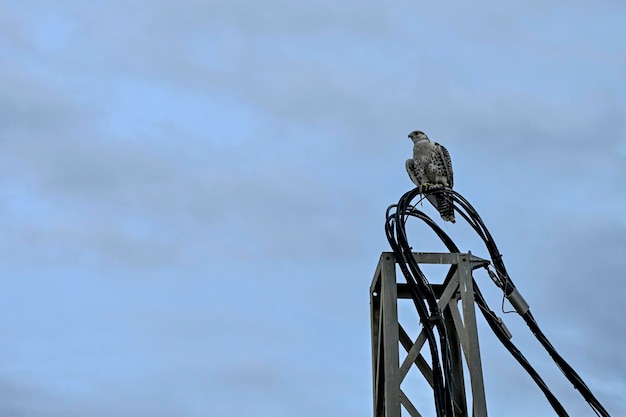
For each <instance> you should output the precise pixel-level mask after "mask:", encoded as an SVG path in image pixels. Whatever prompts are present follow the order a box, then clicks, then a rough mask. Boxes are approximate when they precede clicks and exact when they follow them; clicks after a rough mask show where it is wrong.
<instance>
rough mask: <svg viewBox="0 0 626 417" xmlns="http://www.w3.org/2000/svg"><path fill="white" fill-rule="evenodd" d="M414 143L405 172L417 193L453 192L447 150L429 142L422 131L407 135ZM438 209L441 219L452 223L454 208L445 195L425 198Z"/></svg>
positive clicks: (450, 164)
mask: <svg viewBox="0 0 626 417" xmlns="http://www.w3.org/2000/svg"><path fill="white" fill-rule="evenodd" d="M409 138H410V139H411V140H412V141H413V159H407V160H406V164H405V165H406V171H407V172H408V173H409V177H410V178H411V181H413V183H414V184H415V185H417V186H418V187H419V189H420V192H422V191H427V190H433V189H438V188H450V189H451V188H452V187H453V185H454V175H453V174H452V160H451V159H450V154H449V153H448V150H447V149H446V148H444V147H443V146H442V145H440V144H438V143H437V142H432V141H431V140H430V139H428V136H426V134H425V133H424V132H422V131H421V130H416V131H414V132H411V133H410V134H409ZM426 197H427V198H428V201H430V202H431V204H432V205H433V206H435V208H436V209H437V211H438V212H439V214H440V215H441V218H442V219H443V220H445V221H448V222H452V223H454V222H455V220H454V206H453V205H452V201H451V200H450V199H449V197H448V196H446V193H445V192H436V193H432V194H428V195H427V196H426Z"/></svg>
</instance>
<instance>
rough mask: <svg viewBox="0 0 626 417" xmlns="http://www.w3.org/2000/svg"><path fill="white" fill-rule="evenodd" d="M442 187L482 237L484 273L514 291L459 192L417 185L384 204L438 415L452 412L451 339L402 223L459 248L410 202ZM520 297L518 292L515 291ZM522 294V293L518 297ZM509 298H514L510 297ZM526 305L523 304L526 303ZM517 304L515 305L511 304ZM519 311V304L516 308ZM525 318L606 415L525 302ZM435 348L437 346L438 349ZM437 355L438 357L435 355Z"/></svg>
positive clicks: (504, 338) (488, 315) (488, 314)
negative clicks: (487, 261) (421, 334)
mask: <svg viewBox="0 0 626 417" xmlns="http://www.w3.org/2000/svg"><path fill="white" fill-rule="evenodd" d="M437 193H441V194H442V195H443V197H444V198H446V199H448V200H449V201H450V202H451V203H452V205H453V207H454V209H455V210H456V212H457V213H458V214H459V215H460V216H461V217H462V218H463V219H464V220H465V221H467V223H468V224H469V225H470V227H472V229H474V231H475V232H476V233H477V234H478V236H479V237H480V238H481V239H482V240H483V242H484V243H485V246H486V247H487V250H488V252H489V255H490V257H491V260H492V263H493V265H494V268H495V270H496V275H493V274H492V273H491V271H489V270H488V272H489V273H490V274H489V275H490V276H491V278H492V279H493V281H494V283H496V285H498V287H500V288H501V289H502V291H503V293H504V295H505V296H506V297H509V296H512V295H514V294H517V295H519V294H518V292H517V291H516V288H515V285H514V284H513V281H512V280H511V278H510V277H509V275H508V273H507V271H506V267H505V265H504V261H503V260H502V255H501V254H500V252H499V250H498V247H497V246H496V244H495V241H494V239H493V237H492V236H491V234H490V233H489V230H488V229H487V227H486V226H485V224H484V222H483V221H482V219H481V218H480V216H479V215H478V212H477V211H476V210H475V209H474V207H473V206H472V205H471V204H470V203H469V202H468V201H467V200H466V199H465V198H464V197H463V196H462V195H461V194H459V193H458V192H456V191H453V190H451V189H449V188H437V189H430V190H422V193H421V194H420V192H419V190H418V189H417V188H416V189H413V190H411V191H409V192H407V193H405V194H404V195H403V196H402V197H401V198H400V200H399V201H398V204H394V205H391V206H389V208H388V209H387V213H386V217H387V220H386V223H385V232H386V235H387V240H388V241H389V244H390V246H391V248H392V250H393V251H394V253H395V255H396V257H397V260H398V264H399V266H400V270H401V271H402V273H403V275H404V276H405V278H406V280H407V284H408V287H409V289H410V293H411V297H412V299H413V302H414V304H415V306H416V309H417V310H418V314H419V316H420V321H421V323H422V324H423V325H424V331H425V335H426V337H427V340H428V342H429V347H430V350H431V358H432V362H433V366H432V368H433V379H434V384H433V385H434V397H435V406H436V412H437V416H438V417H445V416H452V415H453V414H452V398H453V396H452V392H451V387H452V386H453V384H452V378H453V376H452V370H451V366H450V363H451V361H450V357H451V356H450V355H451V354H450V345H449V341H448V338H447V334H448V333H447V330H446V328H445V322H444V321H443V316H442V314H441V312H440V311H439V308H438V306H437V299H436V297H435V296H434V294H433V292H432V288H431V286H430V285H429V284H428V280H427V279H426V277H425V275H424V274H423V273H422V271H421V269H420V268H419V265H418V263H417V261H416V260H415V258H414V257H413V254H412V248H411V247H410V245H409V242H408V238H407V235H406V227H405V226H406V223H407V221H408V219H409V218H410V217H416V218H418V219H420V220H422V221H424V222H425V223H426V224H427V225H428V226H429V227H430V228H431V229H432V230H433V231H434V232H435V233H436V234H437V236H438V237H439V238H440V239H441V240H442V242H443V243H444V244H445V245H446V247H447V248H448V250H450V252H452V253H458V252H459V250H458V248H457V247H456V245H455V244H454V242H453V241H452V239H451V238H450V237H449V236H448V235H447V234H446V233H445V232H444V231H443V230H442V229H441V228H440V227H439V226H438V225H437V224H436V223H435V222H434V221H433V220H432V219H431V218H430V217H428V216H427V215H426V214H424V213H423V212H421V211H420V210H418V209H417V208H416V207H415V206H416V204H419V203H420V202H421V201H422V200H423V199H424V198H425V197H427V196H428V195H430V194H437ZM418 196H419V197H420V199H419V200H418V202H417V203H415V204H413V205H412V204H411V202H412V201H413V200H414V199H415V198H416V197H418ZM452 274H453V271H452V270H451V273H449V274H448V277H447V278H446V281H444V284H445V283H446V282H447V280H448V279H449V278H450V277H451V276H452ZM474 295H475V300H476V303H477V305H478V306H479V309H480V311H481V312H482V314H483V316H484V317H485V320H486V321H487V323H488V324H489V327H490V328H491V329H492V331H493V332H494V334H495V335H496V337H497V338H498V339H499V340H500V342H501V343H502V344H503V345H504V346H505V348H506V349H507V350H508V351H509V352H510V353H511V355H513V357H514V358H515V359H516V360H517V361H518V362H519V363H520V365H521V366H522V368H524V370H526V372H527V373H528V374H529V375H530V376H531V378H532V379H533V381H534V382H535V383H536V384H537V386H538V387H539V388H540V389H541V391H542V392H543V393H544V395H545V396H546V398H547V399H548V402H549V403H550V405H551V406H552V408H553V409H554V410H555V412H556V413H557V415H559V416H560V417H565V416H567V415H568V414H567V412H566V411H565V409H564V408H563V406H562V405H561V404H560V403H559V401H558V400H557V399H556V397H555V396H554V395H553V394H552V392H551V391H550V390H549V388H548V387H547V385H546V384H545V382H544V381H543V380H542V379H541V377H540V375H539V374H538V373H537V372H536V370H535V369H534V368H533V367H532V366H531V365H530V363H529V362H528V360H527V359H526V358H525V357H524V356H523V355H522V353H521V352H520V351H519V349H517V347H516V346H515V345H514V344H513V343H512V342H511V341H510V339H509V337H508V335H507V334H506V332H505V331H504V329H503V328H502V326H501V324H500V322H499V319H498V317H497V316H496V315H495V313H494V312H493V311H492V310H491V309H489V307H488V306H487V303H486V302H485V300H484V298H483V296H482V294H481V293H480V290H479V289H478V286H477V285H476V284H475V283H474ZM520 297H521V296H520ZM522 300H523V299H522ZM511 301H513V298H511ZM526 307H527V306H526ZM516 308H517V307H516ZM518 311H519V310H518ZM520 315H522V317H523V318H524V321H525V322H526V324H527V325H528V327H529V328H530V330H531V332H532V333H533V334H534V335H535V337H536V338H537V339H538V341H539V342H540V343H541V345H542V346H543V347H544V348H545V349H546V350H547V351H548V353H549V355H550V356H551V357H552V359H553V360H554V361H555V363H556V364H557V366H558V367H559V369H560V370H561V371H562V372H563V374H564V375H565V376H566V377H567V378H568V380H569V381H570V382H571V383H572V384H573V385H574V387H575V388H576V389H577V390H578V391H579V392H580V393H581V395H582V396H583V398H585V400H586V401H587V402H588V403H589V405H590V406H591V407H592V409H593V410H594V411H595V412H596V414H597V415H598V416H601V417H610V416H609V414H608V412H607V411H606V410H605V409H604V407H603V406H602V404H600V402H599V401H598V400H597V399H596V398H595V396H594V395H593V394H592V393H591V391H590V390H589V388H588V387H587V385H586V384H585V383H584V382H583V380H582V378H580V376H579V375H578V374H577V373H576V372H575V371H574V369H573V368H572V367H571V366H570V365H569V364H568V363H567V362H566V361H565V360H564V359H563V357H561V356H560V355H559V354H558V352H557V351H556V349H555V348H554V347H553V346H552V344H551V343H550V342H549V341H548V339H547V337H546V336H545V335H544V334H543V332H542V331H541V329H540V328H539V325H538V324H537V322H536V320H535V319H534V317H533V316H532V314H531V313H530V310H528V309H527V308H526V311H523V312H522V313H520ZM435 330H436V332H437V333H438V334H439V345H437V340H436V335H435ZM439 349H441V350H440V351H439ZM440 358H441V359H440Z"/></svg>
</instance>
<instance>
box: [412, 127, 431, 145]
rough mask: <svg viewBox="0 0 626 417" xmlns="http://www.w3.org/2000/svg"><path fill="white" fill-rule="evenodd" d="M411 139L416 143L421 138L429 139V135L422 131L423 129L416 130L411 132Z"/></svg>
mask: <svg viewBox="0 0 626 417" xmlns="http://www.w3.org/2000/svg"><path fill="white" fill-rule="evenodd" d="M409 139H411V140H412V141H413V143H416V142H418V141H420V140H428V136H426V133H424V132H422V131H421V130H415V131H413V132H411V133H409Z"/></svg>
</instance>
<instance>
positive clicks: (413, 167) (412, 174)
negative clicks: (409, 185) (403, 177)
mask: <svg viewBox="0 0 626 417" xmlns="http://www.w3.org/2000/svg"><path fill="white" fill-rule="evenodd" d="M405 166H406V172H407V173H408V174H409V178H411V181H413V184H415V185H417V186H418V187H419V186H420V185H422V183H423V178H422V177H423V174H421V173H420V169H419V167H418V166H417V164H416V163H415V160H413V159H407V160H406V163H405ZM422 171H423V170H422Z"/></svg>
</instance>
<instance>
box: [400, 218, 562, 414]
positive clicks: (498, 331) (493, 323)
mask: <svg viewBox="0 0 626 417" xmlns="http://www.w3.org/2000/svg"><path fill="white" fill-rule="evenodd" d="M407 215H410V216H413V217H416V218H418V219H420V220H422V221H423V222H424V223H426V224H427V225H428V226H429V227H430V228H431V229H432V230H433V231H434V232H435V234H436V235H437V236H438V237H439V239H440V240H441V241H442V242H443V243H444V245H445V246H446V248H447V249H448V250H449V251H450V252H451V253H459V252H460V251H459V249H458V247H457V246H456V244H455V243H454V241H453V240H452V239H451V238H450V236H448V234H447V233H446V232H444V231H443V229H441V228H440V227H439V225H437V223H435V222H434V221H433V220H432V219H431V218H430V217H428V216H427V215H426V214H425V213H423V212H421V211H420V210H417V209H415V208H411V209H410V210H409V211H408V212H407ZM445 284H446V281H444V285H445ZM474 298H475V301H476V304H477V305H478V307H479V309H480V311H481V313H482V314H483V316H484V317H485V320H486V321H487V323H488V324H489V327H490V328H491V330H492V331H493V332H494V334H495V335H496V337H497V338H498V340H500V342H501V343H502V344H503V345H504V347H505V348H506V349H507V350H508V351H509V353H511V355H512V356H513V357H514V358H515V359H516V360H517V361H518V363H519V364H520V365H521V366H522V368H523V369H524V370H525V371H526V372H527V373H528V374H529V375H530V377H531V378H532V379H533V381H534V382H535V383H536V384H537V386H538V387H539V389H540V390H541V391H542V392H543V393H544V395H545V396H546V398H547V400H548V402H549V403H550V405H551V406H552V408H553V409H554V410H555V412H556V413H557V415H558V416H559V417H568V414H567V412H566V411H565V409H564V408H563V406H562V405H561V403H560V402H559V401H558V399H557V398H556V397H555V396H554V394H552V392H551V391H550V389H549V388H548V386H547V385H546V383H545V382H544V381H543V379H542V378H541V376H540V375H539V373H537V371H536V370H535V369H534V368H533V367H532V365H531V364H530V363H529V362H528V360H527V359H526V358H525V357H524V355H523V354H522V353H521V352H520V350H519V349H517V347H516V346H515V344H514V343H513V342H511V340H510V339H509V338H508V336H507V335H506V333H505V332H504V330H503V329H502V327H501V326H500V323H499V322H498V321H497V316H496V314H495V313H494V312H493V311H492V310H490V309H489V307H488V305H487V303H486V301H485V299H484V297H483V296H482V293H481V292H480V290H479V288H478V285H477V284H476V282H475V281H474Z"/></svg>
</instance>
